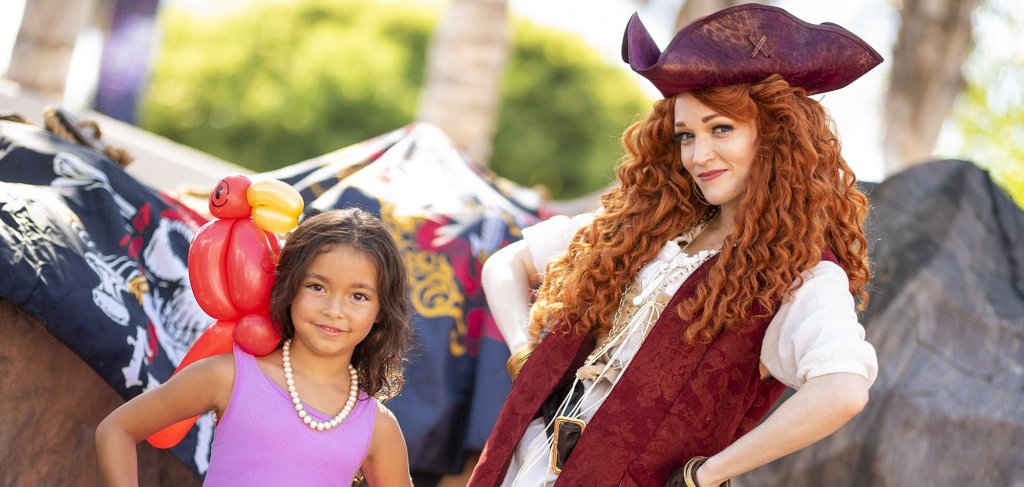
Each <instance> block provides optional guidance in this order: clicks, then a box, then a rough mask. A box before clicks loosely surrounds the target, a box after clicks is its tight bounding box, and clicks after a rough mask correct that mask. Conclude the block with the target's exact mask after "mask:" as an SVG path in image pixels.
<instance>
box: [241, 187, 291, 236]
mask: <svg viewBox="0 0 1024 487" xmlns="http://www.w3.org/2000/svg"><path fill="white" fill-rule="evenodd" d="M245 198H246V199H247V200H249V205H251V206H252V221H253V222H254V223H256V226H258V227H260V228H262V229H264V230H266V231H268V232H274V233H284V232H287V231H289V230H291V229H293V228H295V225H297V224H298V223H299V216H300V215H302V206H303V204H302V196H300V195H299V192H298V191H295V188H292V187H291V186H289V185H287V184H285V183H283V182H281V181H278V180H276V179H270V180H266V181H257V182H254V183H252V186H249V190H248V191H246V193H245Z"/></svg>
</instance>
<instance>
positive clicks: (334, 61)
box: [141, 0, 436, 171]
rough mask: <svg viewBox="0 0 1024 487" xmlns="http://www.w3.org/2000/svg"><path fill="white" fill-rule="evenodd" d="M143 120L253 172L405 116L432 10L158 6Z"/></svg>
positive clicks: (320, 1)
mask: <svg viewBox="0 0 1024 487" xmlns="http://www.w3.org/2000/svg"><path fill="white" fill-rule="evenodd" d="M167 10H168V11H166V12H165V13H164V14H163V15H162V29H163V46H162V52H161V55H160V57H159V60H158V64H157V66H156V68H155V70H154V74H153V78H152V81H151V83H150V87H149V89H148V90H147V94H146V97H145V100H144V102H143V109H142V113H141V120H142V125H143V126H144V127H145V128H146V129H147V130H151V131H154V132H157V133H160V134H163V135H165V136H167V137H169V138H171V139H174V140H177V141H179V142H182V143H184V144H186V145H190V146H193V147H196V148H198V149H201V150H204V151H207V152H209V153H211V154H214V155H217V156H219V157H221V158H224V159H226V160H229V161H232V162H235V163H238V164H241V165H243V166H246V167H249V168H251V169H253V170H257V171H264V170H269V169H274V168H277V167H281V166H284V165H288V164H291V163H294V162H297V161H300V160H303V159H308V158H310V157H314V156H316V155H319V154H323V153H326V152H329V151H332V150H334V149H337V148H339V147H342V146H345V145H348V144H351V143H353V142H357V141H360V140H364V139H368V138H370V137H373V136H375V135H379V134H381V133H383V132H386V131H388V130H392V129H394V128H397V127H400V126H402V125H405V124H407V123H408V122H409V121H410V120H411V119H412V111H413V110H414V107H415V103H416V97H417V94H418V92H419V86H420V85H421V84H422V79H423V62H424V59H423V53H422V52H420V50H418V49H414V48H412V46H416V45H420V46H422V45H425V44H426V42H427V39H428V36H429V33H430V29H431V26H432V25H433V23H434V19H435V17H436V15H435V13H434V12H432V11H430V10H427V9H425V8H423V7H420V6H418V5H415V4H414V5H411V6H409V8H402V9H387V8H383V7H380V6H375V5H373V4H370V3H367V2H355V1H353V2H335V1H330V0H308V1H300V2H294V3H288V4H281V3H266V4H260V5H259V7H258V8H252V9H250V10H248V11H246V12H244V13H242V14H240V15H238V16H235V17H216V18H201V17H194V16H191V15H189V14H187V13H185V12H181V11H176V10H174V9H167Z"/></svg>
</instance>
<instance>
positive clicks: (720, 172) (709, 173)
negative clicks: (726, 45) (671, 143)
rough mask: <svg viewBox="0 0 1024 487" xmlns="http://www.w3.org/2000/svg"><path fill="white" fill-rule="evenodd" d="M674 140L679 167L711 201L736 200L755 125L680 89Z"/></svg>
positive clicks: (747, 165) (724, 203)
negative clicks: (715, 108) (676, 142)
mask: <svg viewBox="0 0 1024 487" xmlns="http://www.w3.org/2000/svg"><path fill="white" fill-rule="evenodd" d="M675 109H676V116H675V134H676V135H675V140H677V141H678V142H679V150H680V152H681V154H682V157H683V167H684V168H686V170H687V171H688V172H689V173H690V176H692V177H693V180H694V181H696V182H697V185H698V186H699V187H700V190H701V192H702V193H703V194H704V199H706V200H707V201H708V202H709V203H711V204H712V205H720V206H723V207H730V206H735V205H736V204H737V203H739V199H740V196H742V195H743V192H744V190H745V189H746V187H747V178H748V177H749V176H750V166H751V165H752V164H753V162H754V154H755V153H756V151H757V127H756V126H755V125H754V122H753V121H750V122H739V121H736V120H734V119H731V118H729V117H726V116H725V115H722V114H719V113H717V112H716V111H715V110H712V109H711V108H709V107H708V106H707V105H705V104H703V103H701V102H699V101H697V99H696V98H694V97H693V95H691V94H689V93H684V94H682V95H679V96H677V97H676V106H675Z"/></svg>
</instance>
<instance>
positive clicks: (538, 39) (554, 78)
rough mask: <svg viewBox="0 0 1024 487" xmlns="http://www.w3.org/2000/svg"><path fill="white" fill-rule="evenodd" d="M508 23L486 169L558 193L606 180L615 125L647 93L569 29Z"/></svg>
mask: <svg viewBox="0 0 1024 487" xmlns="http://www.w3.org/2000/svg"><path fill="white" fill-rule="evenodd" d="M513 26H514V29H515V38H516V45H515V54H514V55H513V57H512V62H511V64H510V65H509V69H508V74H507V76H506V78H505V86H504V96H503V102H502V109H501V114H500V115H499V117H500V118H499V123H498V133H497V136H496V137H495V140H494V148H495V153H494V156H493V158H492V162H491V169H493V170H494V171H495V172H496V173H498V174H501V175H502V176H505V177H507V178H509V179H512V180H514V181H518V182H520V183H523V184H527V185H531V186H532V185H543V186H546V187H547V189H548V190H549V191H550V192H551V195H552V196H553V197H555V198H559V199H561V198H567V197H575V196H579V195H582V194H585V193H587V192H590V191H594V190H597V189H599V188H603V187H605V186H607V185H608V184H609V183H610V182H611V181H612V180H614V176H615V175H614V172H613V168H614V167H615V165H616V164H617V163H618V159H619V157H620V156H621V155H622V150H621V147H620V145H619V138H620V136H621V135H622V131H623V130H624V129H625V128H626V126H628V125H629V123H631V122H633V121H634V120H635V119H636V118H637V117H638V115H640V114H642V113H645V112H647V111H649V110H650V108H651V103H652V100H651V99H650V98H649V97H647V95H645V94H644V93H643V92H642V91H641V90H640V88H639V87H638V85H637V80H636V79H634V77H632V76H631V75H630V74H629V73H627V72H626V71H625V70H623V69H620V68H619V67H616V66H611V65H609V64H607V63H606V62H604V60H602V59H601V57H600V56H599V55H598V53H597V52H596V51H594V50H593V49H591V48H590V47H589V46H587V45H586V44H585V43H584V42H583V41H582V40H581V39H579V38H577V37H576V36H574V35H572V34H567V33H564V32H560V31H556V30H551V29H544V28H540V27H536V26H533V25H531V24H530V23H528V22H526V21H524V20H517V21H515V22H513Z"/></svg>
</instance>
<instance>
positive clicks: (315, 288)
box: [306, 282, 324, 292]
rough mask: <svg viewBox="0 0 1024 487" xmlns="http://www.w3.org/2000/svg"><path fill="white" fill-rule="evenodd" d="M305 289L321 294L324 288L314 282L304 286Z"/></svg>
mask: <svg viewBox="0 0 1024 487" xmlns="http://www.w3.org/2000/svg"><path fill="white" fill-rule="evenodd" d="M306 288H307V289H309V290H310V291H315V292H322V291H323V290H324V287H323V286H322V285H320V284H317V283H315V282H314V283H310V284H306Z"/></svg>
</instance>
